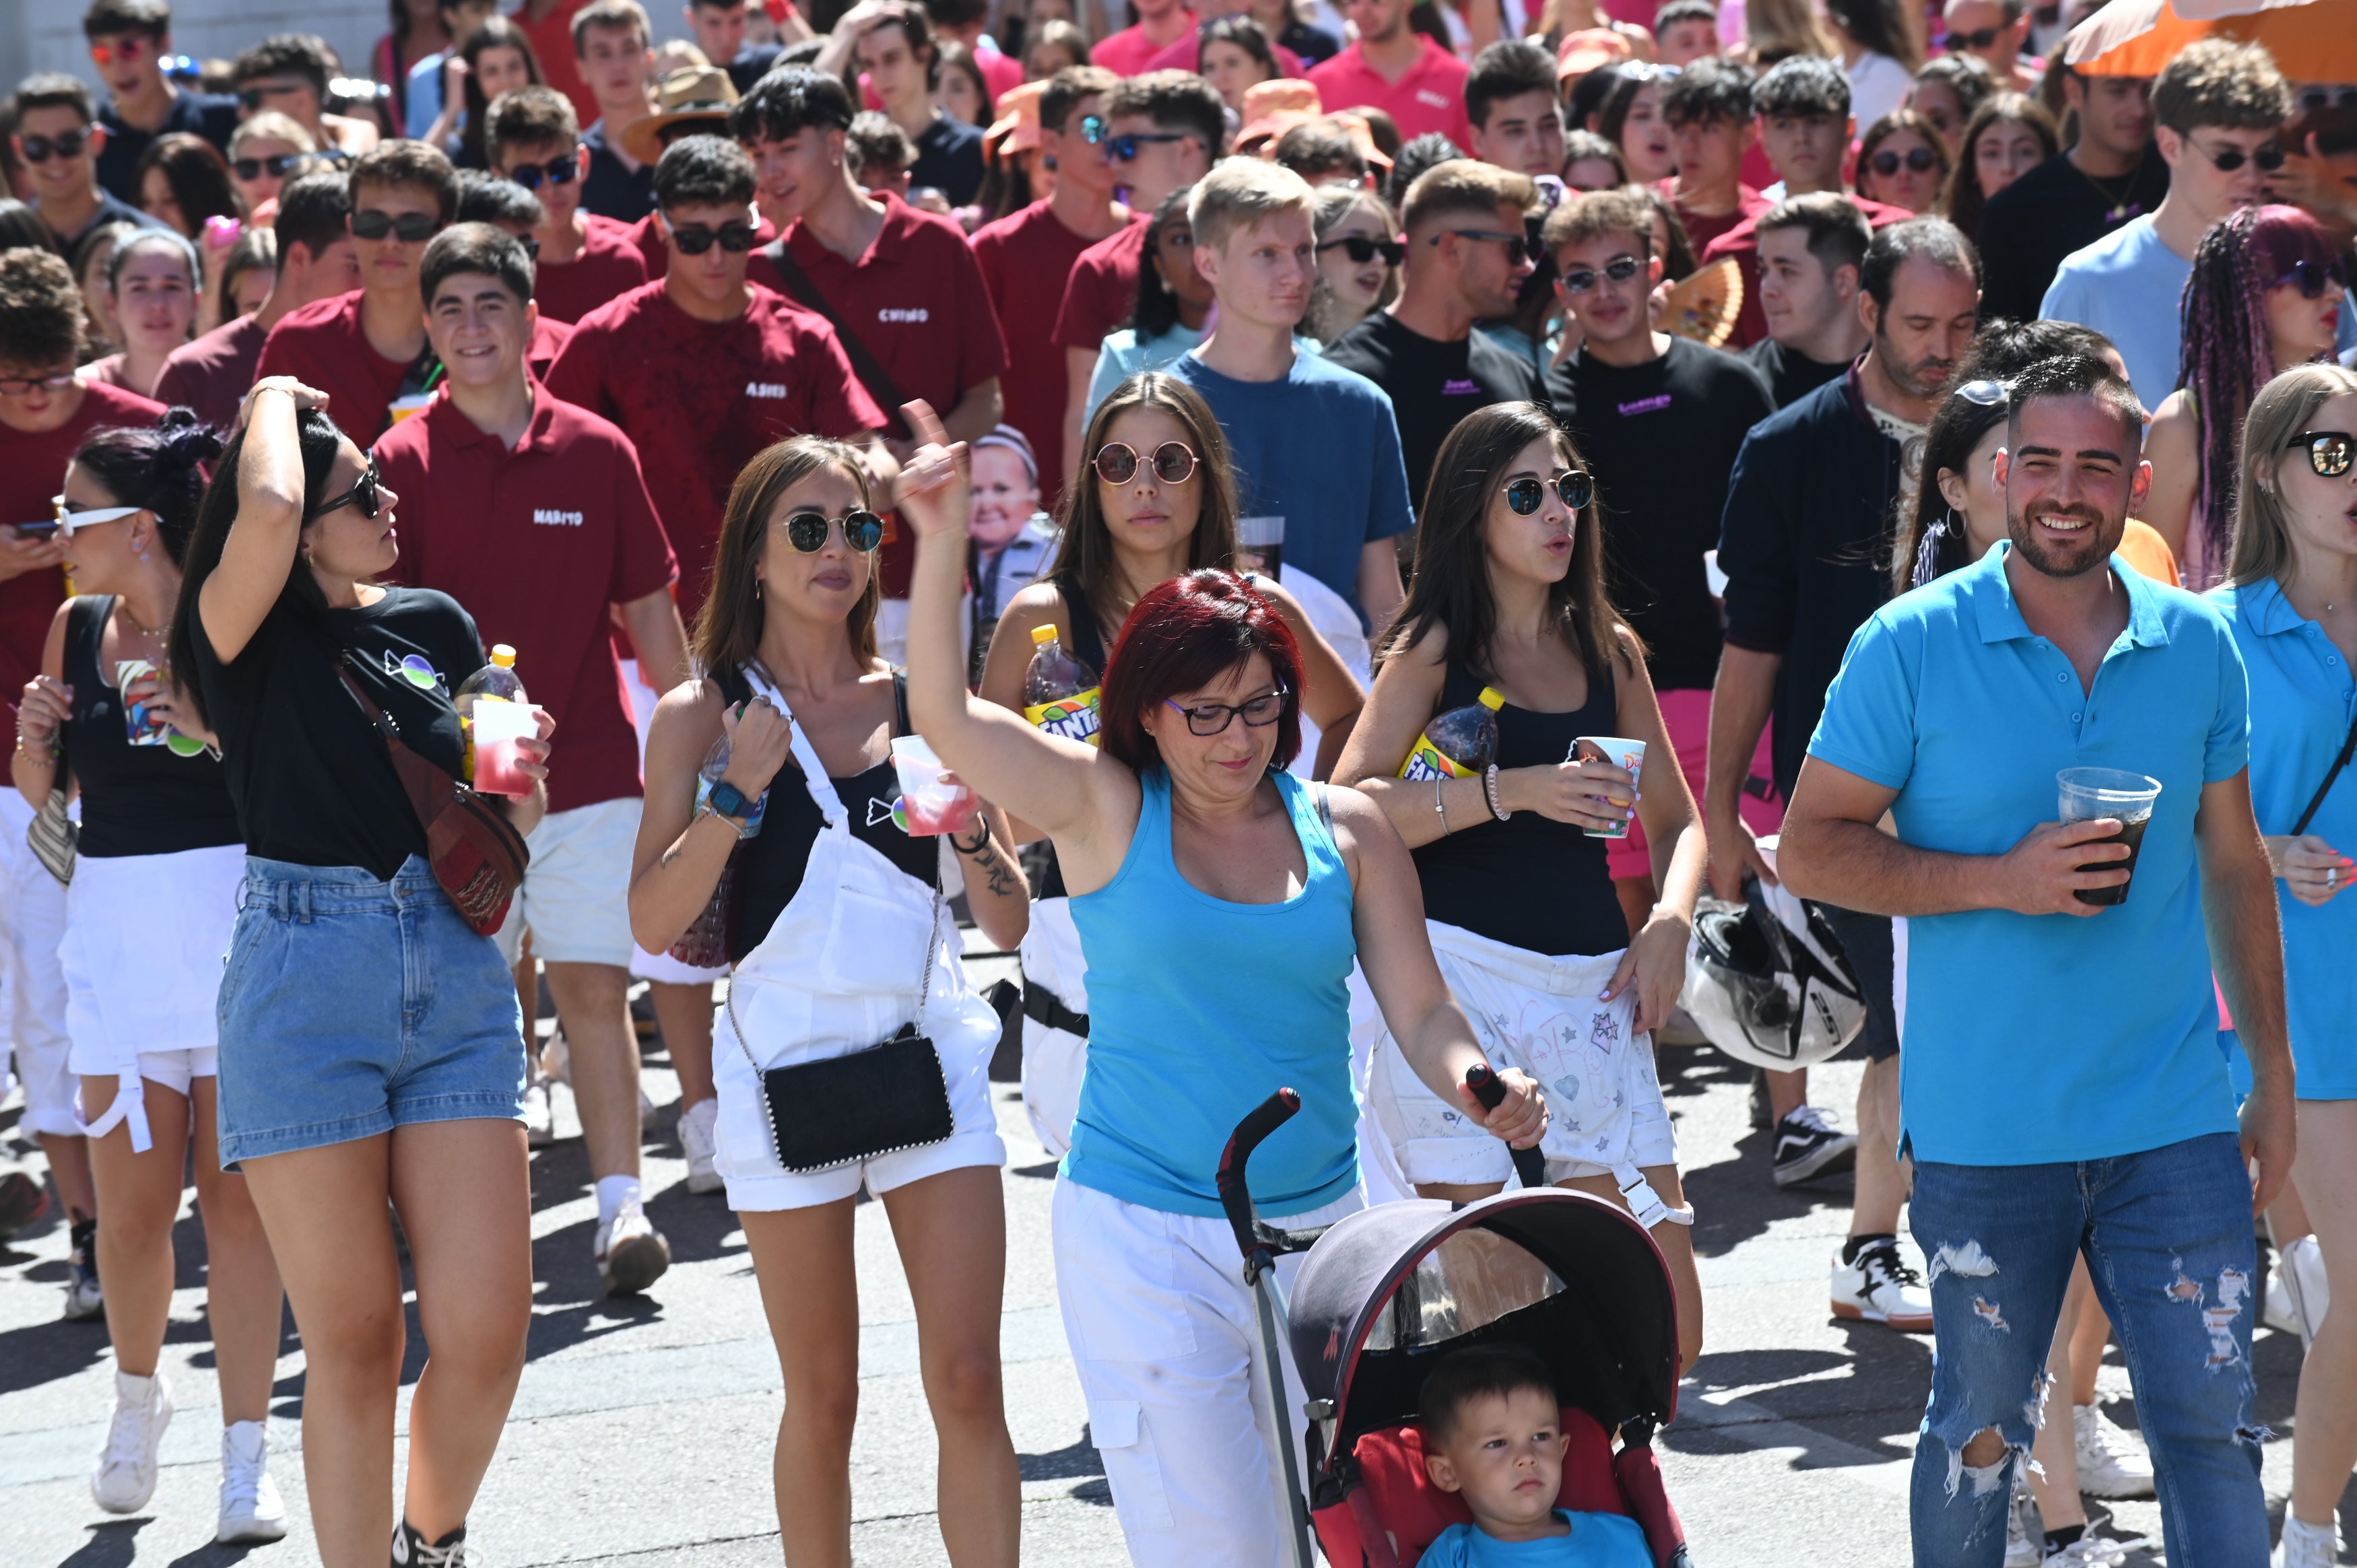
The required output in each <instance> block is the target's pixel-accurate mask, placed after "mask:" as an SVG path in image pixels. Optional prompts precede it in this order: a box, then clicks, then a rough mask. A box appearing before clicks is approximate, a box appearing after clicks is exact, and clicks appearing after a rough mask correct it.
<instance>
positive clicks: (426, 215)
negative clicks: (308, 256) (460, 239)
mask: <svg viewBox="0 0 2357 1568" xmlns="http://www.w3.org/2000/svg"><path fill="white" fill-rule="evenodd" d="M349 221H350V224H351V230H352V238H353V239H355V240H382V239H383V238H384V237H385V236H386V235H388V234H390V235H392V236H393V238H394V239H396V240H399V241H401V242H403V243H404V244H409V245H422V244H424V243H425V242H426V241H428V240H431V239H432V238H434V236H435V235H436V234H438V233H440V232H441V231H442V220H441V219H440V218H438V217H436V216H435V215H434V214H433V213H431V212H404V213H402V214H400V215H399V216H397V217H396V216H395V215H394V214H393V213H390V212H380V211H378V210H377V209H375V208H373V207H362V208H358V209H355V210H354V211H353V213H352V215H351V217H350V220H349Z"/></svg>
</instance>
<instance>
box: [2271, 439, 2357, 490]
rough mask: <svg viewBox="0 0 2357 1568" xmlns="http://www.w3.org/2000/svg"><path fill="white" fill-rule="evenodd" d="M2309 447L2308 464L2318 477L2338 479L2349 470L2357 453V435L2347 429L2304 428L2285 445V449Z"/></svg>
mask: <svg viewBox="0 0 2357 1568" xmlns="http://www.w3.org/2000/svg"><path fill="white" fill-rule="evenodd" d="M2303 446H2305V447H2307V448H2308V466H2309V467H2310V468H2313V469H2314V470H2316V474H2317V477H2318V478H2326V479H2337V478H2341V477H2342V476H2343V475H2345V474H2347V473H2348V472H2349V461H2350V456H2351V455H2352V453H2357V435H2350V434H2349V432H2347V431H2345V430H2303V431H2301V432H2300V433H2299V434H2298V435H2295V436H2293V437H2292V438H2291V440H2290V441H2289V442H2287V444H2286V445H2285V448H2284V449H2285V450H2286V451H2289V452H2297V451H2298V450H2299V449H2300V448H2301V447H2303Z"/></svg>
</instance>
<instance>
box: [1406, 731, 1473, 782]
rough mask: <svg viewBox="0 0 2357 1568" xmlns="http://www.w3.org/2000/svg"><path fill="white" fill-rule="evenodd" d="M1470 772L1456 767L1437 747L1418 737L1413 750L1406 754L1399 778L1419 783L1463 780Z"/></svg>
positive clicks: (1467, 769)
mask: <svg viewBox="0 0 2357 1568" xmlns="http://www.w3.org/2000/svg"><path fill="white" fill-rule="evenodd" d="M1470 771H1471V770H1470V769H1469V768H1459V767H1458V766H1457V764H1456V763H1454V762H1451V761H1450V760H1449V759H1448V757H1445V756H1443V755H1442V754H1441V751H1440V748H1439V747H1437V746H1434V745H1433V744H1432V742H1430V741H1428V740H1426V739H1425V738H1424V737H1423V736H1416V741H1415V750H1414V751H1411V752H1409V753H1408V754H1407V763H1406V765H1405V767H1403V768H1401V769H1400V777H1401V778H1403V779H1411V780H1414V781H1415V782H1418V783H1421V782H1423V781H1425V780H1426V779H1463V778H1466V777H1468V776H1469V773H1470Z"/></svg>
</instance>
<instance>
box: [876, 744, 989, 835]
mask: <svg viewBox="0 0 2357 1568" xmlns="http://www.w3.org/2000/svg"><path fill="white" fill-rule="evenodd" d="M892 768H893V770H894V771H895V772H896V773H898V774H899V779H900V809H901V814H902V816H903V818H904V819H905V821H906V823H907V826H908V829H909V836H910V837H912V838H923V837H926V836H928V835H930V834H933V833H954V832H964V831H965V829H966V827H967V825H968V824H970V823H971V822H973V821H974V810H975V807H976V804H977V802H976V801H975V800H974V791H973V790H971V789H967V788H966V787H965V786H964V785H963V784H954V783H944V782H943V781H942V775H943V773H944V772H945V771H946V769H945V768H943V767H942V759H941V758H940V757H936V756H934V755H933V748H932V747H931V746H927V745H926V744H925V737H924V736H917V735H897V736H893V737H892Z"/></svg>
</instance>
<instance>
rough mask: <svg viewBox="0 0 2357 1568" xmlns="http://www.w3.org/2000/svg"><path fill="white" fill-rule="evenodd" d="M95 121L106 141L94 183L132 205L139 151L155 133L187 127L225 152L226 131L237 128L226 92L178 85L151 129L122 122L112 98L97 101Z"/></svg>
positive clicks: (234, 104) (233, 101) (136, 189)
mask: <svg viewBox="0 0 2357 1568" xmlns="http://www.w3.org/2000/svg"><path fill="white" fill-rule="evenodd" d="M98 123H99V124H102V125H103V126H105V127H106V145H105V146H103V147H102V148H100V149H99V154H98V183H99V184H100V185H102V186H104V187H105V188H107V189H109V190H111V191H113V193H114V194H115V195H117V196H119V197H121V198H123V199H124V200H125V201H127V202H129V203H131V205H132V206H134V207H136V206H138V205H139V182H138V180H137V179H136V178H135V177H134V175H135V171H136V170H137V169H138V167H139V157H140V155H141V154H143V153H145V151H146V150H147V149H148V148H149V147H150V146H152V145H154V144H155V142H156V138H157V137H158V136H168V135H170V134H172V133H173V132H175V131H190V132H194V133H195V134H198V135H199V136H202V137H203V138H204V139H205V140H206V141H208V142H210V143H211V144H212V145H213V148H214V150H215V151H217V152H219V153H221V155H222V156H227V155H228V153H229V138H230V134H231V132H233V131H235V130H236V129H237V100H236V99H234V98H231V97H230V96H229V95H228V94H226V93H222V94H219V95H216V94H213V93H209V92H190V91H187V90H186V89H182V90H181V91H179V92H178V93H175V94H174V95H173V98H172V107H171V108H169V109H167V110H166V111H165V113H164V123H163V124H160V125H158V126H156V128H155V129H154V130H152V131H141V130H136V129H134V128H133V127H132V126H129V125H126V124H124V123H123V116H122V115H121V114H119V113H116V112H115V108H114V104H113V102H112V101H110V102H105V103H102V104H101V105H99V110H98Z"/></svg>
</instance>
